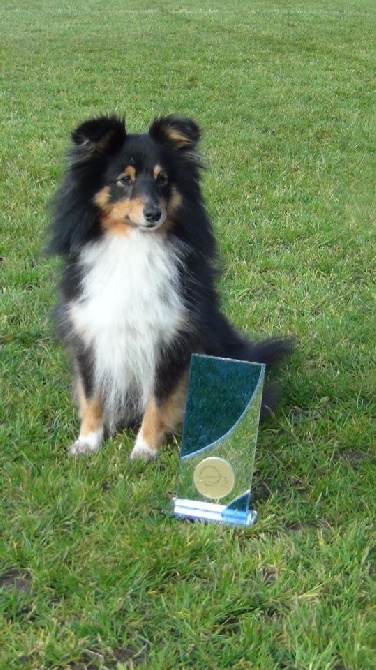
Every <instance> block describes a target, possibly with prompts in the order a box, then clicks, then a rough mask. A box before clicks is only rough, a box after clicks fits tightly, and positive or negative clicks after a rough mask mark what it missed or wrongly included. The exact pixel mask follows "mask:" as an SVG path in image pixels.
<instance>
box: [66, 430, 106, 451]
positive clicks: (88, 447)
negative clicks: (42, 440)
mask: <svg viewBox="0 0 376 670" xmlns="http://www.w3.org/2000/svg"><path fill="white" fill-rule="evenodd" d="M102 438H103V430H97V431H95V432H93V433H88V435H85V436H83V435H80V436H79V438H78V439H77V440H76V442H74V443H73V444H71V446H70V447H68V454H69V455H70V456H86V455H88V454H94V453H95V452H96V451H98V449H99V447H100V446H101V442H102Z"/></svg>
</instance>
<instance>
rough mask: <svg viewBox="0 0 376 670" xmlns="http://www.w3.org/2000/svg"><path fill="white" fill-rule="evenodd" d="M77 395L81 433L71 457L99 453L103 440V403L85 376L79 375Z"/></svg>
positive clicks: (72, 447) (72, 449)
mask: <svg viewBox="0 0 376 670" xmlns="http://www.w3.org/2000/svg"><path fill="white" fill-rule="evenodd" d="M76 383H77V394H78V403H79V416H80V422H81V424H80V433H79V436H78V438H77V440H76V442H74V443H73V444H72V445H71V446H70V447H69V453H70V455H71V456H80V455H84V454H91V453H94V452H95V451H98V449H99V447H100V446H101V443H102V440H103V402H102V399H101V398H100V397H99V396H98V395H97V394H96V393H94V392H93V391H92V389H91V388H90V387H91V384H90V383H88V380H87V379H85V376H83V375H82V374H80V373H78V374H77V380H76Z"/></svg>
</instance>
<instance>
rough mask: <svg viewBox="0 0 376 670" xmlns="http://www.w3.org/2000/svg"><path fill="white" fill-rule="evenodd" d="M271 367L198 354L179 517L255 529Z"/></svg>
mask: <svg viewBox="0 0 376 670" xmlns="http://www.w3.org/2000/svg"><path fill="white" fill-rule="evenodd" d="M264 376H265V366H264V365H263V364H261V363H248V362H245V361H237V360H232V359H226V358H216V357H212V356H202V355H198V354H194V355H193V356H192V360H191V367H190V373H189V382H188V393H187V403H186V411H185V418H184V424H183V435H182V443H181V448H180V461H179V473H178V477H177V482H176V496H175V497H174V503H173V504H174V507H173V512H174V514H175V515H176V516H177V517H180V518H188V519H197V520H202V521H214V522H219V523H227V524H232V525H240V526H249V525H252V524H253V523H254V522H255V520H256V517H257V512H256V511H254V510H252V509H250V506H251V482H252V474H253V465H254V459H255V453H256V443H257V434H258V425H259V420H260V407H261V398H262V388H263V383H264Z"/></svg>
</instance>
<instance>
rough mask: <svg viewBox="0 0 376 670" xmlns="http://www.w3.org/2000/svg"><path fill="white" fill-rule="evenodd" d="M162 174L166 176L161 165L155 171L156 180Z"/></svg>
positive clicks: (156, 166)
mask: <svg viewBox="0 0 376 670" xmlns="http://www.w3.org/2000/svg"><path fill="white" fill-rule="evenodd" d="M161 173H162V174H164V171H163V169H162V167H161V166H160V165H155V166H154V170H153V175H154V179H156V178H157V177H158V175H160V174H161Z"/></svg>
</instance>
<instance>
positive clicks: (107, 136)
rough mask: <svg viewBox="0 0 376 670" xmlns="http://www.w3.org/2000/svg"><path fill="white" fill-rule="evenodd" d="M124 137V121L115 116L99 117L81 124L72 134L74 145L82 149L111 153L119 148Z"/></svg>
mask: <svg viewBox="0 0 376 670" xmlns="http://www.w3.org/2000/svg"><path fill="white" fill-rule="evenodd" d="M125 137H126V131H125V123H124V119H118V118H117V117H116V116H101V117H99V118H97V119H90V120H89V121H85V122H84V123H82V124H81V125H80V126H78V128H76V130H74V131H73V133H72V140H73V142H74V144H76V145H77V146H78V147H82V148H83V149H86V148H87V149H88V151H89V152H90V153H91V152H92V151H100V152H104V153H107V152H111V151H114V150H115V149H117V148H118V146H120V145H121V144H122V143H123V142H124V140H125Z"/></svg>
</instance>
